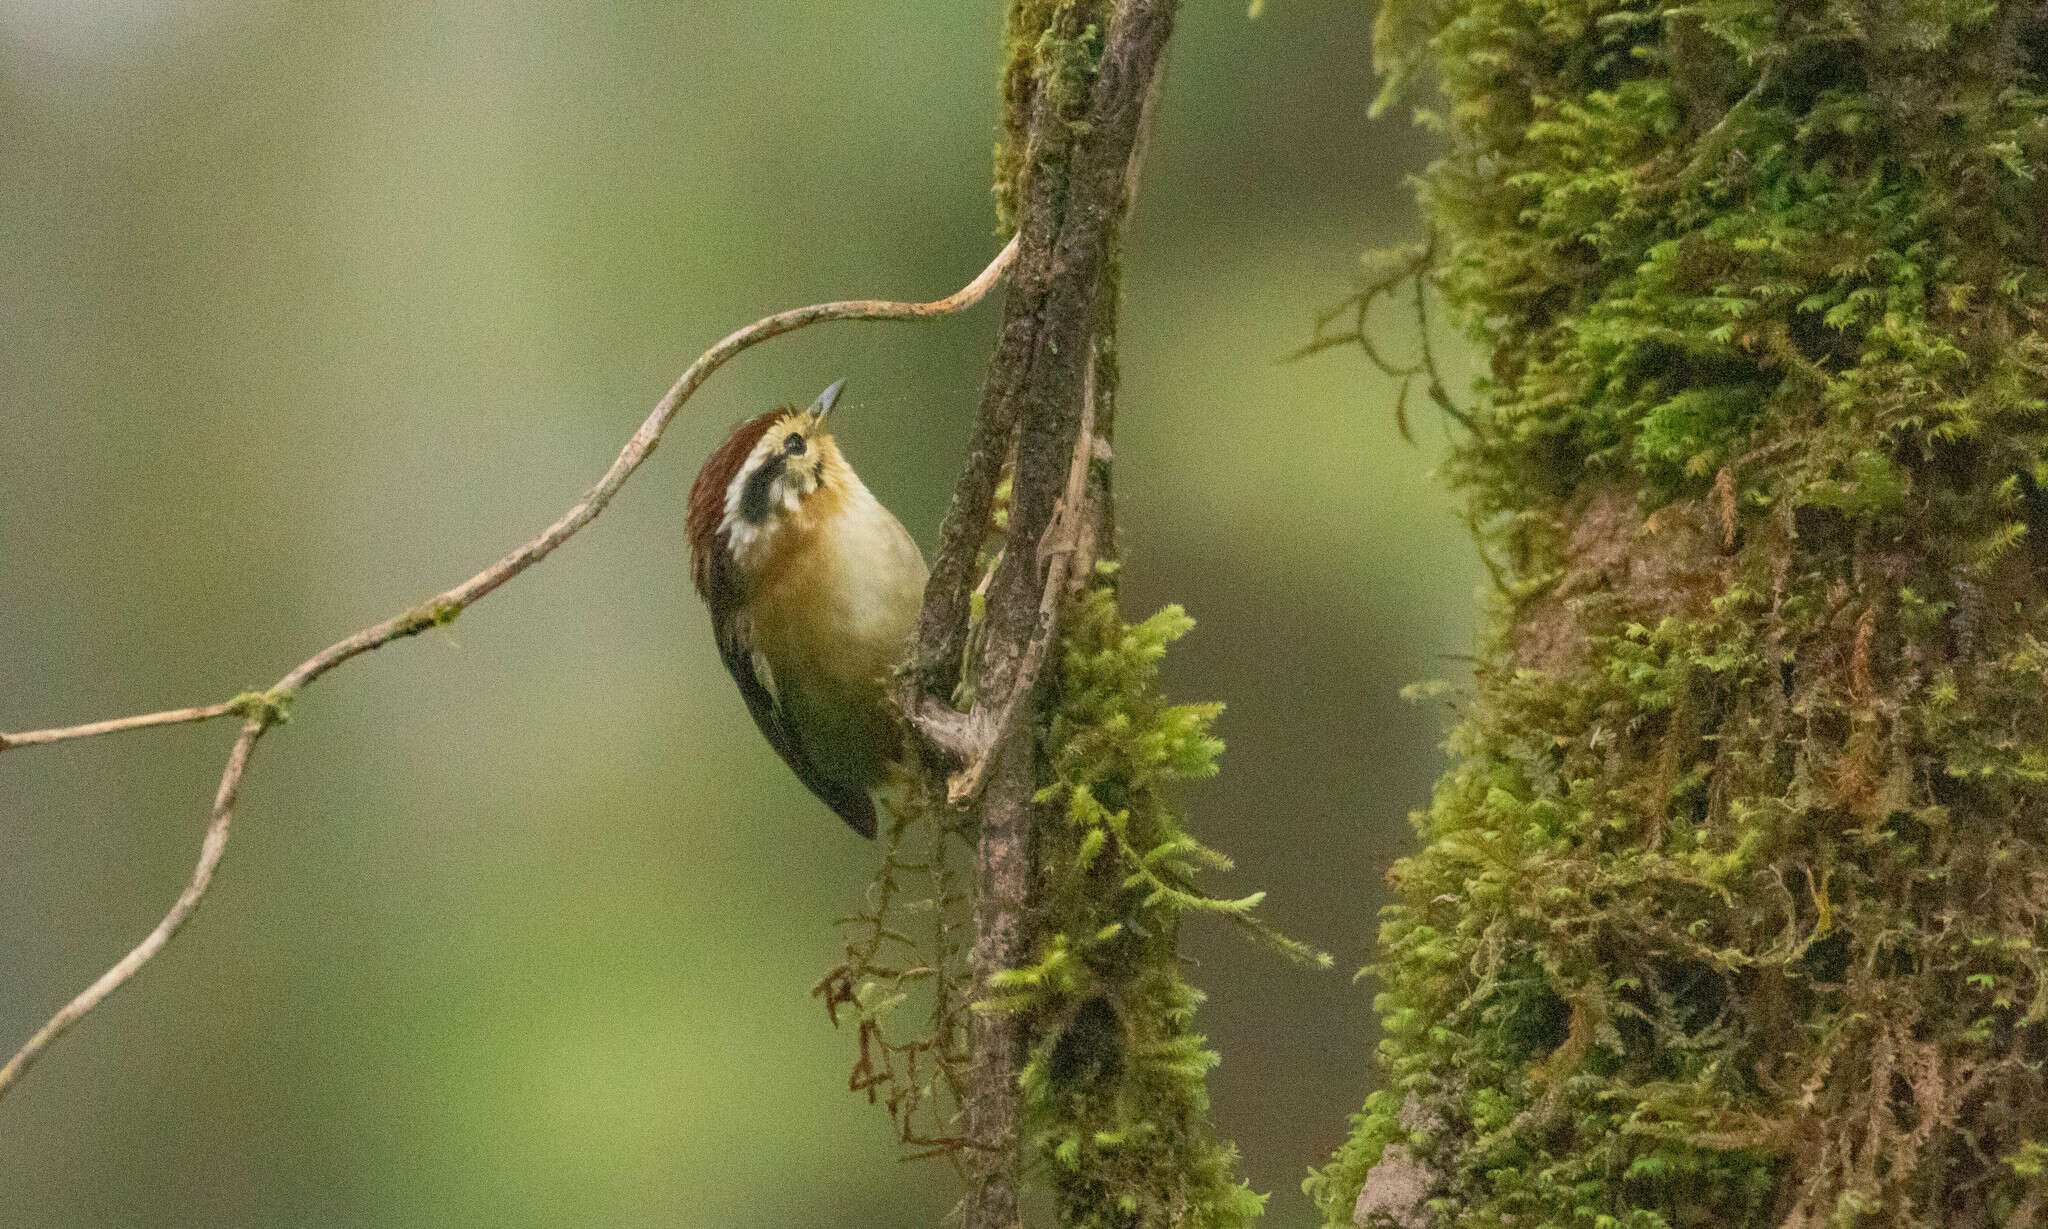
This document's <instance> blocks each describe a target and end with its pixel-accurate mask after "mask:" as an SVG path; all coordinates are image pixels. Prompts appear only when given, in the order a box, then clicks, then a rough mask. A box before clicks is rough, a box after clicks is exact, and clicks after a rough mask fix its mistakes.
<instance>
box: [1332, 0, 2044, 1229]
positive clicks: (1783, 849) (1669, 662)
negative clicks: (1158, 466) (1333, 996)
mask: <svg viewBox="0 0 2048 1229" xmlns="http://www.w3.org/2000/svg"><path fill="white" fill-rule="evenodd" d="M2042 22H2043V18H2042V17H2041V16H2040V14H2039V12H2038V10H2035V9H2033V8H2028V7H2022V6H2015V5H1996V4H1981V3H1973V4H1959V3H1942V2H1939V0H1936V2H1932V3H1912V4H1906V5H1891V4H1876V3H1870V2H1867V0H1848V2H1846V3H1839V4H1831V5H1825V6H1823V5H1817V4H1804V3H1772V2H1768V0H1707V2H1705V3H1698V4H1686V5H1678V4H1669V3H1655V2H1628V0H1446V2H1444V3H1429V2H1427V0H1397V2H1396V3H1393V4H1390V5H1389V6H1388V7H1387V8H1386V9H1385V10H1383V13H1382V18H1381V53H1382V56H1383V62H1385V63H1387V64H1388V65H1390V66H1391V67H1392V69H1393V71H1392V73H1391V74H1390V76H1391V78H1392V80H1393V82H1394V84H1395V85H1397V86H1398V84H1399V83H1400V82H1401V81H1404V80H1407V79H1412V78H1414V77H1415V76H1417V75H1418V74H1419V73H1421V72H1423V71H1424V70H1433V71H1434V73H1435V74H1436V76H1437V77H1438V79H1439V80H1440V82H1441V84H1442V87H1443V95H1444V97H1445V99H1446V101H1447V106H1446V107H1445V109H1444V111H1443V113H1442V114H1440V115H1437V116H1434V117H1432V118H1434V119H1435V120H1437V121H1438V122H1441V123H1442V124H1443V126H1444V127H1445V128H1446V130H1447V132H1448V134H1449V151H1448V152H1447V154H1446V155H1445V156H1444V158H1443V159H1442V160H1441V161H1440V162H1438V163H1437V164H1436V165H1435V166H1434V167H1432V168H1431V170H1430V171H1429V173H1428V174H1427V175H1426V177H1425V179H1424V183H1423V190H1422V199H1423V204H1424V208H1425V211H1426V213H1427V214H1428V216H1429V218H1430V220H1431V222H1432V224H1433V226H1434V227H1435V228H1436V230H1437V236H1438V242H1437V245H1436V251H1437V252H1438V253H1439V260H1438V262H1437V263H1436V265H1435V268H1434V273H1433V279H1434V285H1435V286H1436V287H1437V289H1438V290H1439V291H1440V292H1441V293H1442V294H1443V296H1444V297H1445V298H1446V299H1447V300H1448V301H1449V303H1450V304H1451V306H1452V307H1453V308H1454V309H1455V310H1456V311H1457V312H1458V313H1460V315H1461V317H1462V319H1463V320H1464V321H1465V322H1466V323H1467V325H1468V327H1469V328H1470V330H1471V331H1472V332H1473V334H1474V335H1475V337H1476V338H1477V339H1478V341H1479V342H1480V344H1482V345H1483V346H1484V347H1485V348H1486V349H1487V350H1488V351H1489V352H1490V354H1491V365H1490V375H1489V376H1488V378H1487V379H1485V380H1483V381H1482V382H1481V383H1480V386H1479V389H1478V393H1479V404H1478V405H1477V406H1476V407H1474V410H1473V413H1472V417H1473V425H1474V430H1473V432H1472V433H1471V435H1470V436H1469V437H1468V438H1467V439H1465V441H1464V442H1463V443H1462V444H1461V446H1460V447H1459V449H1458V450H1457V453H1456V455H1455V458H1454V461H1453V465H1452V470H1453V473H1454V475H1455V477H1456V479H1457V481H1458V482H1459V483H1460V484H1461V485H1462V486H1463V488H1464V489H1465V490H1466V491H1467V492H1468V493H1469V494H1470V497H1471V500H1472V504H1473V509H1474V513H1475V519H1476V520H1477V522H1478V523H1479V524H1480V525H1481V526H1482V527H1483V532H1482V542H1483V546H1484V547H1485V549H1487V550H1488V551H1489V553H1490V554H1491V556H1492V557H1493V560H1494V561H1495V562H1496V564H1497V565H1498V573H1497V574H1498V575H1500V576H1501V577H1502V578H1503V596H1502V598H1501V601H1500V609H1499V617H1498V619H1497V622H1496V626H1495V630H1494V632H1493V633H1492V635H1491V637H1490V640H1489V643H1488V645H1487V647H1486V650H1485V652H1484V655H1483V657H1482V660H1481V665H1480V667H1479V670H1478V672H1477V681H1476V685H1475V687H1474V689H1473V691H1472V693H1471V694H1470V695H1469V696H1468V697H1467V698H1466V700H1465V702H1464V705H1463V711H1462V713H1461V718H1460V722H1459V725H1458V728H1457V731H1456V733H1455V734H1454V736H1453V739H1452V744H1451V751H1452V753H1453V756H1454V759H1455V764H1454V767H1453V768H1452V770H1451V771H1450V772H1449V774H1448V775H1447V776H1446V777H1445V778H1444V780H1443V781H1442V782H1441V783H1440V785H1439V787H1438V789H1437V792H1436V796H1435V799H1434V801H1433V803H1432V805H1431V807H1430V809H1429V811H1428V812H1427V813H1425V814H1423V815H1421V816H1419V817H1418V827H1419V829H1420V831H1421V834H1422V836H1423V837H1424V840H1425V842H1426V844H1425V847H1424V848H1423V850H1422V851H1421V852H1419V853H1418V854H1416V855H1415V856H1413V857H1411V858H1408V859H1406V860H1404V861H1403V862H1402V863H1400V864H1399V865H1398V866H1397V867H1396V868H1395V871H1394V880H1395V883H1396V887H1397V891H1398V903H1397V904H1396V905H1395V906H1393V907H1392V908H1391V909H1390V910H1389V911H1388V913H1387V915H1386V918H1385V922H1384V925H1383V929H1382V932H1381V948H1380V957H1379V962H1378V964H1377V965H1376V966H1375V969H1374V972H1375V973H1376V974H1377V977H1378V979H1379V983H1380V986H1381V991H1380V995H1379V999H1378V1004H1379V1007H1380V1009H1381V1012H1382V1015H1383V1018H1384V1023H1385V1040H1384V1041H1383V1043H1382V1047H1381V1061H1382V1065H1383V1068H1384V1070H1385V1073H1386V1076H1387V1080H1388V1086H1387V1087H1386V1089H1385V1090H1384V1091H1382V1092H1379V1093H1376V1094H1374V1096H1373V1097H1372V1098H1371V1099H1370V1100H1369V1101H1368V1103H1367V1105H1366V1108H1365V1111H1364V1113H1363V1114H1362V1115H1361V1116H1360V1118H1359V1119H1358V1122H1357V1131H1356V1133H1355V1135H1354V1137H1353V1138H1352V1140H1351V1141H1350V1142H1349V1143H1348V1144H1347V1145H1346V1146H1345V1148H1344V1149H1343V1150H1342V1151H1340V1153H1339V1154H1338V1156H1337V1158H1336V1159H1335V1161H1334V1162H1333V1163H1332V1164H1331V1166H1330V1167H1329V1168H1328V1169H1326V1170H1325V1171H1324V1172H1323V1173H1321V1174H1319V1175H1318V1176H1317V1177H1315V1178H1314V1179H1312V1180H1311V1182H1310V1184H1309V1187H1310V1190H1311V1192H1312V1193H1314V1194H1315V1195H1316V1196H1317V1197H1318V1198H1319V1200H1320V1201H1321V1203H1322V1205H1323V1207H1324V1209H1325V1212H1326V1214H1327V1216H1328V1218H1329V1221H1330V1223H1332V1224H1333V1225H1335V1224H1348V1223H1350V1222H1351V1220H1352V1217H1353V1214H1354V1211H1355V1210H1356V1209H1357V1208H1360V1207H1364V1208H1367V1209H1376V1210H1377V1213H1376V1214H1377V1215H1378V1216H1379V1217H1381V1218H1382V1222H1381V1223H1384V1222H1385V1220H1386V1218H1390V1217H1391V1219H1392V1220H1393V1222H1394V1223H1408V1224H1430V1225H1435V1226H1475V1227H1476V1226H1481V1225H1484V1226H1487V1227H1488V1229H1495V1227H1497V1226H1499V1225H1502V1224H1515V1225H1546V1226H1548V1225H1555V1226H1571V1227H1574V1229H1576V1227H1581V1226H1583V1227H1586V1229H1595V1227H1599V1229H1610V1227H1626V1229H1679V1227H1682V1226H1692V1225H1713V1226H1717V1227H1737V1226H1752V1225H1754V1226H1787V1227H1813V1226H1823V1225H1826V1226H1837V1227H1841V1229H1858V1227H1862V1226H1914V1227H1923V1226H1924V1227H1927V1229H1932V1227H1935V1226H1994V1225H2018V1224H2038V1223H2044V1222H2048V1180H2044V1163H2043V1158H2044V1156H2048V1081H2044V1076H2043V1070H2044V1064H2048V541H2044V540H2043V534H2044V533H2048V496H2044V493H2043V487H2044V486H2048V427H2044V423H2048V417H2044V414H2048V342H2044V340H2043V333H2044V325H2048V310H2044V305H2048V277H2044V273H2043V267H2042V265H2043V241H2044V238H2048V227H2044V218H2043V214H2042V207H2043V204H2044V203H2048V198H2044V196H2043V189H2042V187H2041V186H2040V182H2039V172H2040V170H2041V169H2042V164H2043V161H2044V154H2048V129H2044V123H2043V117H2044V114H2048V97H2044V93H2043V91H2044V89H2048V78H2044V72H2048V29H2044V27H2043V24H2042ZM1397 1145H1398V1152H1399V1156H1398V1160H1399V1162H1400V1165H1401V1167H1402V1170H1403V1176H1404V1177H1409V1178H1412V1177H1413V1176H1414V1175H1415V1174H1417V1173H1420V1174H1421V1175H1423V1182H1422V1185H1423V1186H1424V1187H1425V1188H1426V1189H1424V1190H1422V1191H1421V1192H1420V1197H1419V1198H1418V1200H1416V1201H1415V1202H1414V1203H1413V1204H1412V1206H1411V1207H1409V1208H1408V1209H1407V1210H1405V1211H1403V1212H1402V1213H1400V1214H1398V1215H1397V1214H1395V1213H1393V1212H1390V1211H1389V1210H1388V1209H1389V1206H1390V1205H1389V1203H1388V1201H1386V1200H1384V1199H1380V1198H1368V1199H1366V1200H1365V1201H1363V1203H1362V1204H1361V1203H1360V1202H1359V1194H1360V1191H1361V1188H1362V1187H1367V1186H1368V1177H1369V1175H1370V1173H1371V1171H1372V1169H1373V1167H1374V1165H1375V1164H1376V1163H1377V1162H1379V1161H1381V1160H1382V1159H1386V1158H1388V1157H1389V1156H1390V1153H1391V1152H1392V1151H1393V1149H1394V1147H1395V1146H1397ZM1418 1165H1419V1169H1418V1168H1417V1166H1418ZM1368 1194H1369V1195H1370V1194H1372V1192H1371V1191H1370V1190H1368Z"/></svg>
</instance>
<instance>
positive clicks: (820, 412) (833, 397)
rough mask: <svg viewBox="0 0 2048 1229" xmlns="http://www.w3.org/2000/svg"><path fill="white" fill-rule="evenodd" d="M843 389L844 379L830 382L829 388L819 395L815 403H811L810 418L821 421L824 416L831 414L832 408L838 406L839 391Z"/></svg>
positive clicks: (844, 385)
mask: <svg viewBox="0 0 2048 1229" xmlns="http://www.w3.org/2000/svg"><path fill="white" fill-rule="evenodd" d="M845 387H846V381H845V380H844V379H838V380H834V381H832V383H831V386H830V387H828V388H826V390H825V391H824V392H822V393H819V394H818V399H817V400H816V401H813V402H811V416H812V417H814V418H817V419H820V420H823V418H824V417H825V415H827V414H830V413H831V412H832V407H833V406H835V405H837V404H839V390H840V389H843V388H845Z"/></svg>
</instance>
